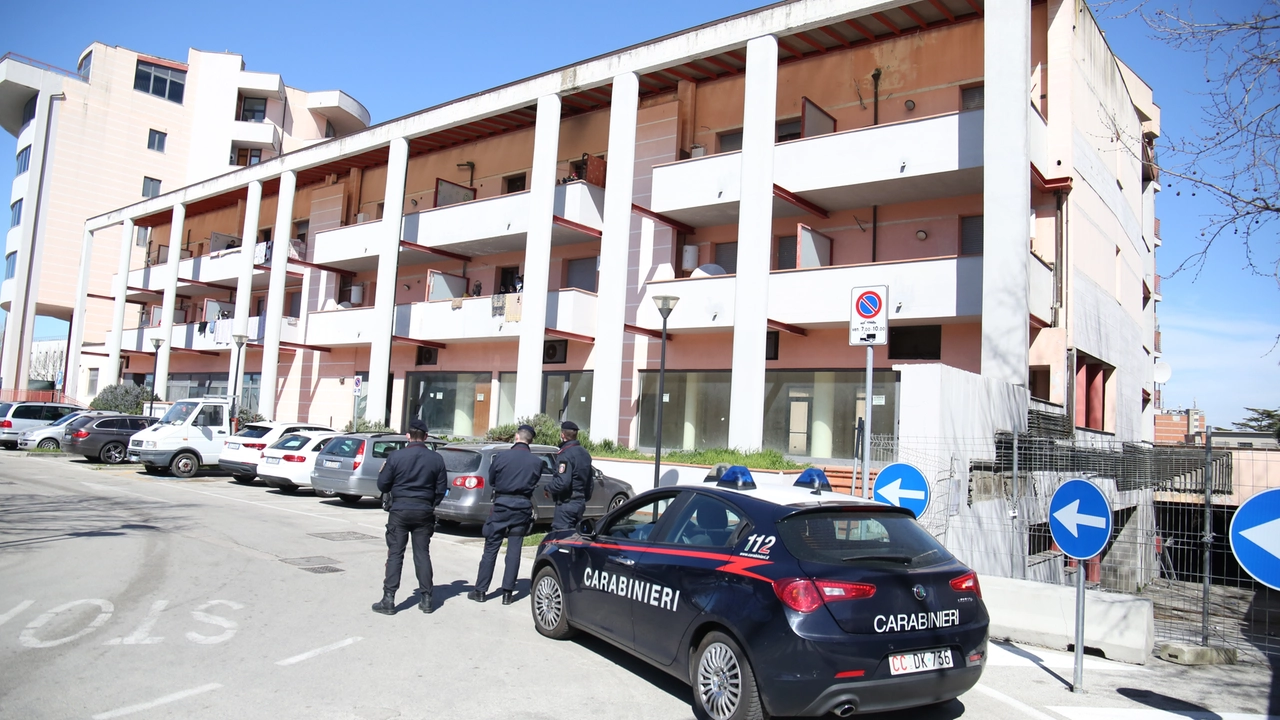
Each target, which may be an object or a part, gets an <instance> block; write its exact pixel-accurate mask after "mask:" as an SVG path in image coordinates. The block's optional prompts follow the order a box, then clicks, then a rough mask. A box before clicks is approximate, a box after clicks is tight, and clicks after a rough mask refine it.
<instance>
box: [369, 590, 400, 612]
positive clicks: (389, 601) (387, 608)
mask: <svg viewBox="0 0 1280 720" xmlns="http://www.w3.org/2000/svg"><path fill="white" fill-rule="evenodd" d="M373 611H374V612H376V613H381V614H383V615H395V614H396V594H395V593H391V592H385V591H384V592H383V593H382V600H381V601H380V602H376V603H374V604H373Z"/></svg>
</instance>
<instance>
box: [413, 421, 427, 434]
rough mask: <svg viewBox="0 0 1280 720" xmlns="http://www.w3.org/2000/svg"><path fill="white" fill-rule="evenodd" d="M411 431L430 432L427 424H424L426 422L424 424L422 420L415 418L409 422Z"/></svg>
mask: <svg viewBox="0 0 1280 720" xmlns="http://www.w3.org/2000/svg"><path fill="white" fill-rule="evenodd" d="M409 429H410V430H417V431H418V432H420V433H425V432H428V430H427V424H426V423H424V422H422V420H420V419H418V418H414V419H412V420H410V421H409Z"/></svg>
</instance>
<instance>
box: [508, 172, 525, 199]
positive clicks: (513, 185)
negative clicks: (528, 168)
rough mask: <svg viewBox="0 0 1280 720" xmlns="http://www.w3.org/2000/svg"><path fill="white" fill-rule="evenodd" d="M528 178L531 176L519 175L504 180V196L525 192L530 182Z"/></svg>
mask: <svg viewBox="0 0 1280 720" xmlns="http://www.w3.org/2000/svg"><path fill="white" fill-rule="evenodd" d="M528 177H529V176H528V175H526V174H525V173H520V174H519V175H512V176H511V177H508V178H503V179H502V192H503V194H504V195H505V194H510V193H517V192H523V191H524V190H525V188H526V187H527V185H526V183H527V182H528Z"/></svg>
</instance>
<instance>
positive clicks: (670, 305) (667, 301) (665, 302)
mask: <svg viewBox="0 0 1280 720" xmlns="http://www.w3.org/2000/svg"><path fill="white" fill-rule="evenodd" d="M678 302H680V298H678V297H676V296H675V295H654V296H653V304H654V305H657V306H658V313H659V314H661V315H662V319H663V320H666V319H667V316H668V315H670V314H671V311H672V310H675V309H676V303H678Z"/></svg>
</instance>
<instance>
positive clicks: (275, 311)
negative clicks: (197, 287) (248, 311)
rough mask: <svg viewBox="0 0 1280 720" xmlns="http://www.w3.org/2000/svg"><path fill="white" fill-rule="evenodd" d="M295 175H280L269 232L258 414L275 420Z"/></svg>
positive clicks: (288, 172)
mask: <svg viewBox="0 0 1280 720" xmlns="http://www.w3.org/2000/svg"><path fill="white" fill-rule="evenodd" d="M297 187H298V174H297V173H295V172H293V171H292V170H286V171H285V172H284V173H282V174H281V175H280V195H279V196H277V202H276V224H275V227H274V228H272V230H271V282H270V283H269V285H268V289H267V314H266V316H265V317H263V318H262V382H261V384H260V388H259V390H258V414H259V415H261V416H262V417H264V418H266V419H267V420H275V419H276V380H277V379H278V376H279V372H280V368H279V365H280V324H281V323H282V322H284V300H285V298H284V296H285V289H284V284H285V281H286V280H287V279H288V277H289V276H288V269H289V238H290V236H291V235H293V193H294V191H295V190H296V189H297Z"/></svg>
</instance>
